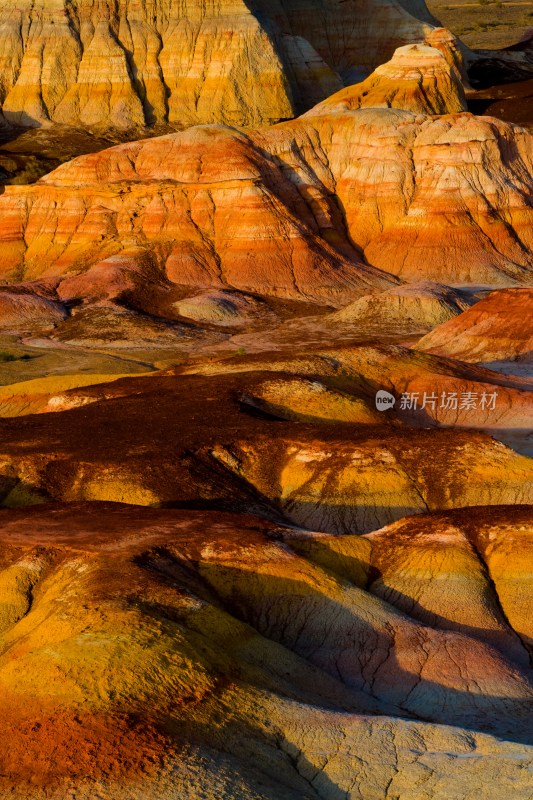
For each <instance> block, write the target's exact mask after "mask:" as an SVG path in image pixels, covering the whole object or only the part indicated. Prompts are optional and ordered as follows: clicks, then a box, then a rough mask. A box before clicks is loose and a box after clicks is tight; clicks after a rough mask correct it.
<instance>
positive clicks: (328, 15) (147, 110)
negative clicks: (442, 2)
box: [0, 0, 432, 131]
mask: <svg viewBox="0 0 533 800" xmlns="http://www.w3.org/2000/svg"><path fill="white" fill-rule="evenodd" d="M409 12H411V13H409ZM413 15H414V16H413ZM431 21H432V17H431V16H430V14H429V12H428V11H427V9H426V6H425V3H424V2H423V0H404V2H403V3H402V4H400V3H398V2H396V0H326V2H320V1H319V0H303V2H302V0H275V2H270V1H269V0H222V1H221V2H200V0H185V1H184V2H180V3H173V2H170V0H139V1H138V2H132V0H119V1H118V2H112V1H111V0H101V2H94V0H73V2H70V0H68V1H67V0H36V1H35V0H21V2H19V3H17V4H12V3H4V4H3V5H2V8H1V9H0V106H1V107H2V109H3V115H4V118H5V119H6V120H7V121H9V122H12V123H16V124H22V125H30V126H35V125H41V124H46V123H49V122H50V121H52V122H54V123H60V124H64V125H73V126H77V127H82V128H86V127H91V128H104V129H117V130H121V131H125V130H131V129H141V128H144V127H145V126H153V125H167V124H168V125H170V126H172V127H177V128H181V127H183V126H187V125H192V124H197V123H205V122H223V123H226V124H231V125H256V124H262V123H269V122H275V121H278V120H280V119H284V118H288V117H293V116H295V114H297V113H301V112H302V111H304V110H305V109H307V108H309V107H310V106H312V105H313V104H314V103H316V102H318V101H319V100H322V99H323V98H325V97H327V96H328V95H329V94H331V93H332V92H334V91H336V90H337V89H339V88H341V86H342V85H343V83H346V82H347V83H351V82H353V80H354V78H355V77H356V76H357V75H360V74H361V71H362V72H363V73H368V72H369V71H370V70H371V69H372V68H373V67H375V66H377V65H378V64H379V63H381V62H382V61H383V60H386V58H387V57H389V56H390V55H391V54H392V52H393V51H394V49H395V48H396V47H398V46H400V45H402V44H406V43H408V42H412V41H418V40H420V39H424V37H425V36H426V34H428V33H429V32H430V31H431V30H432V25H431Z"/></svg>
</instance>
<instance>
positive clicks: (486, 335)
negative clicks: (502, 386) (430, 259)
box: [417, 289, 533, 363]
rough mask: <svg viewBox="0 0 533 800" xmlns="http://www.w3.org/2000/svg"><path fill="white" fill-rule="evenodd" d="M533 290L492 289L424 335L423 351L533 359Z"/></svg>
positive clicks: (474, 358)
mask: <svg viewBox="0 0 533 800" xmlns="http://www.w3.org/2000/svg"><path fill="white" fill-rule="evenodd" d="M532 319H533V289H506V290H502V291H497V292H492V293H491V294H490V295H489V296H488V297H486V298H485V299H484V300H482V301H480V302H479V303H478V304H476V305H475V306H474V307H473V308H471V309H469V310H467V311H465V312H464V313H463V314H461V315H460V316H459V317H457V318H456V319H455V320H450V321H449V322H446V323H444V324H443V325H441V326H439V327H438V328H436V329H435V330H434V331H432V332H431V333H429V334H427V336H424V337H423V339H421V340H420V342H419V343H418V344H417V347H418V348H419V349H420V350H425V351H426V352H429V353H436V354H438V355H443V356H450V357H452V358H457V359H460V360H461V361H469V362H474V363H475V362H481V363H490V362H493V361H506V360H518V361H529V362H531V361H533V328H532Z"/></svg>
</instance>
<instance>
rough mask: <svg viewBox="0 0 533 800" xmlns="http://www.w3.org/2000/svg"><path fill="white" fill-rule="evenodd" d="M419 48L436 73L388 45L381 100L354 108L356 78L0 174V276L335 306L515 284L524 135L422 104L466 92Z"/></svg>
mask: <svg viewBox="0 0 533 800" xmlns="http://www.w3.org/2000/svg"><path fill="white" fill-rule="evenodd" d="M415 50H416V48H415ZM417 52H418V51H417ZM422 55H423V59H424V58H427V57H428V56H427V49H424V51H423V53H422ZM411 56H416V52H415V53H414V54H413V53H412V54H411ZM430 57H431V59H433V61H434V62H437V63H438V64H439V69H438V70H437V71H434V72H433V73H431V74H429V75H426V74H424V75H423V77H421V76H422V74H423V69H422V72H421V71H420V68H419V70H418V72H417V74H418V78H416V75H415V77H413V71H412V59H411V58H410V59H409V60H408V68H407V71H406V72H404V73H403V78H402V75H401V69H402V65H404V61H405V58H404V52H403V51H400V52H399V53H397V55H396V56H395V57H394V58H393V59H392V61H391V62H390V69H391V70H392V68H393V67H394V65H396V66H399V69H400V74H399V76H398V78H397V79H396V80H397V85H398V86H399V87H400V89H399V91H397V92H396V94H395V95H394V98H393V99H392V100H389V99H388V98H389V94H388V87H389V86H390V83H391V82H390V81H389V80H388V79H387V80H385V92H384V94H383V95H382V100H381V102H380V105H382V106H383V107H382V108H376V107H372V108H360V107H358V106H360V105H364V100H365V98H364V97H360V90H359V88H358V87H357V86H354V87H352V89H351V90H350V91H351V94H350V93H349V94H346V93H345V94H344V95H343V97H342V102H340V101H337V100H335V99H333V100H330V101H328V102H327V103H325V104H320V105H319V106H318V107H317V108H316V109H315V110H314V111H313V112H310V113H308V114H306V115H305V116H304V117H301V118H299V119H298V120H295V121H292V122H287V123H283V124H281V125H278V126H274V127H270V128H259V129H247V130H238V129H235V128H229V127H224V126H204V127H194V128H190V129H188V130H187V131H184V132H181V133H176V134H171V135H169V136H165V137H159V138H155V139H150V140H144V141H139V142H134V143H128V144H125V145H121V146H118V147H115V148H111V149H109V150H104V151H103V152H100V153H94V154H90V155H87V156H83V157H80V158H78V159H75V160H73V161H72V162H70V163H68V164H66V165H64V166H62V167H60V168H58V169H57V170H55V171H54V172H52V173H50V174H49V175H47V176H46V177H44V178H42V179H41V180H40V181H38V182H37V183H36V184H34V185H32V186H10V187H6V190H5V192H4V194H3V195H2V197H1V198H0V247H1V249H2V262H1V264H0V276H1V277H4V278H6V279H7V280H9V281H11V282H19V281H27V280H35V279H37V278H43V277H48V278H50V277H52V276H58V277H60V278H61V283H60V285H59V287H58V289H57V293H58V296H59V298H60V299H63V300H70V301H73V300H75V299H83V298H86V299H87V298H93V299H94V298H105V297H110V296H117V295H118V294H120V289H121V287H122V288H123V289H125V288H127V289H128V290H129V293H130V297H139V295H140V292H141V287H146V286H148V285H151V286H154V285H157V284H158V283H159V284H161V282H170V283H171V284H174V285H181V286H188V287H217V288H224V287H233V288H236V289H240V290H243V291H249V292H256V293H259V294H263V295H270V296H278V297H285V298H293V299H300V300H302V299H303V300H311V301H314V302H317V301H318V302H323V303H329V304H331V305H334V306H339V305H346V304H347V303H348V302H349V301H350V300H351V299H354V298H355V297H357V296H361V295H362V294H368V293H369V292H371V291H372V290H376V289H382V290H383V289H387V288H391V287H392V286H393V284H394V283H395V282H397V278H396V277H393V276H398V277H400V278H401V279H406V280H417V281H419V280H427V279H430V280H435V281H438V282H441V283H451V284H467V283H470V284H493V285H494V284H496V285H504V286H505V285H513V284H516V283H519V284H520V283H527V282H528V281H529V280H530V276H531V267H532V266H533V261H532V256H531V246H532V244H533V234H532V231H533V209H532V207H531V202H530V193H531V177H530V176H531V173H532V171H533V136H531V134H529V133H527V132H526V131H524V130H522V129H520V128H517V127H514V126H512V125H509V124H506V123H503V122H500V121H497V120H495V119H492V118H483V117H474V116H473V115H471V114H468V113H451V114H444V115H442V116H437V117H435V116H430V115H429V114H431V113H432V112H433V111H434V110H435V109H434V103H436V102H439V103H440V104H441V109H440V110H441V111H444V110H445V107H447V106H446V104H445V107H444V108H443V107H442V104H443V103H444V101H445V99H446V98H447V104H448V106H450V105H451V109H449V110H452V111H456V109H457V104H460V103H461V99H460V85H459V84H458V82H457V78H456V75H455V67H453V66H450V65H449V64H448V63H447V61H446V60H445V58H444V56H443V55H441V54H440V53H439V52H438V51H437V50H435V49H433V50H432V51H431V53H430ZM382 74H383V71H381V72H379V74H378V78H379V75H382ZM454 76H455V77H454ZM443 77H446V80H445V81H444V82H443ZM369 80H370V79H369ZM402 81H403V83H404V84H405V89H403V88H402ZM420 81H422V83H421V84H420ZM363 85H364V84H363ZM374 85H375V86H376V92H378V91H379V85H380V83H379V80H378V79H376V82H375V84H374ZM417 86H418V87H419V89H420V91H418V90H416V87H417ZM454 87H455V91H454ZM350 97H352V100H353V103H354V104H355V110H352V109H351V108H350V107H349V102H350ZM358 98H359V99H358ZM424 98H425V101H424V102H426V104H427V103H429V104H430V106H431V107H430V108H428V109H427V111H426V113H425V114H424V113H421V102H422V100H423V99H424ZM390 102H392V103H393V104H394V105H395V106H396V107H394V108H388V107H387V106H388V104H389V103H390ZM347 103H348V108H345V106H346V104H347ZM330 104H331V106H332V108H331V110H330ZM412 104H413V107H414V109H415V110H414V111H412V110H410V107H411V105H412ZM371 105H373V106H375V105H376V98H375V97H374V98H373V99H372V102H371ZM397 106H399V107H397ZM459 107H460V105H459ZM465 253H468V258H465ZM385 273H390V274H389V275H387V274H385ZM144 291H145V289H144ZM138 302H141V301H140V300H138Z"/></svg>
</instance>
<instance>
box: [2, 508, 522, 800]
mask: <svg viewBox="0 0 533 800" xmlns="http://www.w3.org/2000/svg"><path fill="white" fill-rule="evenodd" d="M422 519H424V526H425V527H424V529H423V532H422V531H421V524H422ZM532 524H533V521H532V518H531V511H530V510H528V509H525V508H524V509H513V508H508V507H503V508H501V507H500V508H494V509H492V510H491V512H490V513H486V512H483V511H481V510H479V509H476V510H473V509H468V510H467V511H465V512H464V513H458V512H454V513H452V514H450V515H440V516H439V515H429V516H427V517H425V518H422V517H420V518H417V519H416V520H415V521H412V520H411V521H409V520H408V521H406V522H405V523H404V525H403V526H400V525H398V526H394V527H393V528H392V529H385V530H383V531H380V532H378V533H377V534H374V535H372V536H370V537H364V538H363V539H355V540H354V537H347V538H345V539H339V538H338V537H333V536H327V535H320V536H318V535H317V534H312V533H309V532H304V531H301V532H298V531H295V530H294V529H288V528H286V527H284V526H280V525H277V526H275V525H272V524H269V523H266V522H265V521H264V520H261V519H258V518H255V517H242V516H236V515H230V514H220V513H219V512H217V513H216V514H213V513H210V512H205V511H204V512H198V511H183V510H181V511H180V510H168V509H167V510H162V509H139V508H128V507H127V506H123V505H112V504H95V503H93V504H82V505H73V506H69V505H66V506H62V507H60V506H57V505H55V506H50V507H47V508H39V509H32V510H23V511H20V510H19V511H10V512H5V511H4V512H3V515H2V534H1V539H0V603H1V605H0V609H1V613H0V630H1V633H0V638H1V639H2V642H3V645H4V647H3V649H2V654H1V656H0V685H1V686H2V693H1V695H0V711H1V713H0V732H1V733H2V738H3V740H4V741H5V743H6V744H5V746H4V747H3V748H2V753H1V755H0V766H1V769H0V791H1V792H2V793H4V794H6V796H7V795H9V796H10V797H13V798H14V799H15V800H19V799H20V800H28V798H29V797H31V798H32V800H43V799H44V798H45V797H65V796H67V795H68V794H70V793H75V794H76V796H77V797H78V798H80V800H92V798H94V796H95V791H98V793H100V794H101V795H103V796H106V795H108V796H110V797H113V798H114V800H132V798H135V800H137V799H139V800H140V798H143V797H150V798H154V800H163V798H183V797H188V796H189V797H195V796H197V795H198V789H199V787H200V786H201V793H202V797H204V798H206V800H216V798H220V796H221V791H222V792H223V793H224V796H225V797H227V798H229V800H237V798H242V797H243V796H246V797H250V798H253V799H254V800H316V798H317V797H320V798H324V799H325V800H334V798H337V797H339V794H340V793H342V794H343V795H346V796H352V797H360V798H363V797H365V798H366V797H370V796H372V797H375V798H379V799H380V800H381V799H382V798H383V799H384V798H385V797H387V796H390V793H391V791H392V792H394V793H396V795H397V796H398V797H403V796H405V797H409V796H410V797H424V796H430V795H431V796H439V795H444V794H445V793H448V794H449V795H451V796H453V797H454V798H456V800H464V799H466V798H468V797H471V796H472V793H475V794H480V793H483V792H484V791H485V789H486V786H487V782H490V785H491V787H493V788H494V789H495V792H501V791H502V790H503V789H504V788H505V787H508V786H512V793H513V798H516V800H526V799H527V797H528V796H529V789H530V785H529V781H528V766H529V764H530V762H531V757H532V756H531V746H530V744H528V742H530V737H531V728H530V723H531V703H532V702H533V694H532V689H531V685H530V676H531V671H530V669H529V667H528V664H527V651H526V649H525V647H526V638H525V635H526V631H525V629H524V622H527V619H526V620H524V622H523V615H521V611H520V608H519V605H516V600H517V599H518V600H519V593H518V592H517V586H518V584H519V585H520V587H521V591H527V592H529V593H530V592H531V586H530V580H531V578H530V575H528V573H527V571H526V572H523V573H521V572H520V570H519V569H517V568H510V572H509V573H508V575H503V574H501V572H500V570H499V567H498V555H499V554H500V553H503V551H504V550H506V549H508V547H509V543H510V541H511V539H512V541H513V542H514V546H515V547H516V548H517V549H518V550H519V551H521V552H524V551H525V548H527V547H529V546H530V538H531V531H532ZM484 541H490V543H491V546H490V548H489V550H485V549H484V547H483V542H484ZM474 542H475V543H476V547H477V549H476V548H475V547H473V546H472V545H473V543H474ZM487 553H488V555H487ZM378 569H379V570H381V573H382V574H381V578H380V579H379V580H376V577H375V575H376V572H377V570H378ZM428 571H429V572H431V574H432V576H433V577H434V580H433V581H432V582H431V583H430V584H429V583H428V582H427V581H425V582H423V583H421V582H420V580H419V579H418V578H419V576H420V575H421V574H422V573H424V572H428ZM491 577H492V578H493V579H494V583H492V581H491ZM409 578H410V580H409ZM517 579H518V583H517ZM449 580H452V581H453V586H454V596H453V597H451V596H449V595H448V596H446V597H444V598H443V597H442V596H441V595H440V594H439V591H440V586H441V585H442V584H443V583H444V582H445V581H449ZM460 597H464V598H467V601H468V604H469V608H470V609H471V612H472V614H471V616H470V617H469V618H468V620H467V619H466V618H465V617H464V614H463V610H462V609H461V608H460V605H459V602H456V601H459V599H460ZM418 601H420V605H426V604H427V606H428V607H427V609H426V610H423V609H421V608H420V605H419V603H418ZM500 602H501V604H502V606H503V608H504V609H505V616H504V614H503V613H502V610H501V606H500ZM513 603H514V605H513ZM433 609H435V610H434V611H433ZM522 611H523V609H522ZM526 616H527V615H526ZM483 626H484V627H486V637H485V638H484V637H483V636H482V635H481V627H483ZM503 651H505V652H503ZM59 665H60V668H58V666H59ZM421 781H422V784H421ZM421 785H422V787H423V789H422V791H423V794H421V790H420V787H421Z"/></svg>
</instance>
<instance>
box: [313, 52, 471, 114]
mask: <svg viewBox="0 0 533 800" xmlns="http://www.w3.org/2000/svg"><path fill="white" fill-rule="evenodd" d="M446 55H447V54H445V53H442V52H440V50H438V49H436V48H435V47H430V46H429V45H427V44H411V45H405V46H404V47H399V48H398V49H397V50H396V51H395V53H394V56H393V57H392V59H391V60H390V61H388V62H387V63H386V64H382V65H380V66H379V67H377V69H376V70H375V71H374V72H373V73H372V75H370V77H368V78H367V79H366V80H365V81H363V82H362V83H358V84H355V86H348V87H347V88H346V89H341V91H340V92H337V93H336V94H334V95H333V96H332V97H328V98H327V100H324V101H323V102H322V103H320V104H319V105H318V106H316V107H315V108H313V109H312V110H311V111H310V112H308V113H309V115H310V116H316V115H317V114H320V113H324V114H330V113H332V112H334V111H350V110H353V109H356V108H391V107H395V108H404V109H406V110H408V111H415V112H418V113H421V114H453V113H454V112H457V111H466V110H467V104H466V98H465V95H464V90H463V84H462V75H461V73H460V69H459V67H460V62H459V64H456V63H454V60H453V57H452V58H450V57H449V56H448V58H447V57H446Z"/></svg>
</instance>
